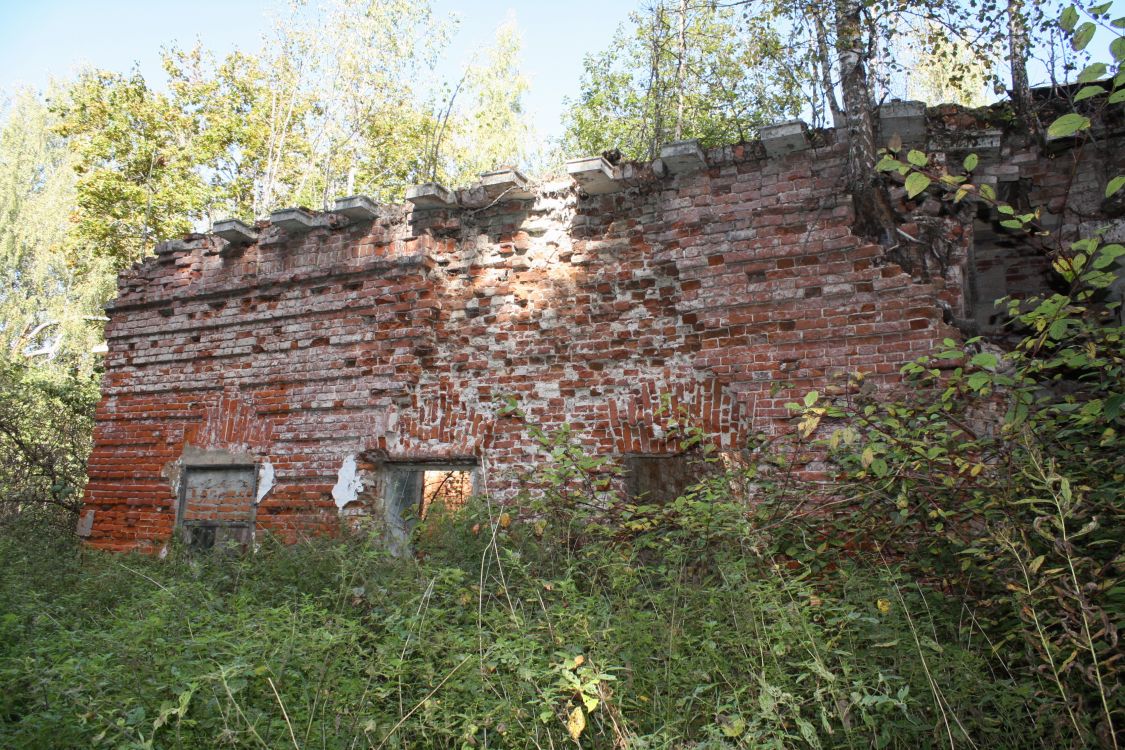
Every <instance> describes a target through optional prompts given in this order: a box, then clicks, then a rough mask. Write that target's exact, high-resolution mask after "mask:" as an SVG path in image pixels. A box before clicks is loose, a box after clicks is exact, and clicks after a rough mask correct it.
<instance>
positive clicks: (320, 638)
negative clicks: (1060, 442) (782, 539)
mask: <svg viewBox="0 0 1125 750" xmlns="http://www.w3.org/2000/svg"><path fill="white" fill-rule="evenodd" d="M565 462H566V459H565V458H564V459H562V460H561V461H560V463H565ZM501 518H502V516H501V514H499V513H497V512H496V511H495V510H494V511H493V512H492V513H491V514H490V513H489V511H488V508H487V506H483V507H474V508H471V509H470V510H469V512H468V515H467V516H465V517H460V518H455V519H450V520H447V521H446V522H444V523H445V525H444V526H443V527H442V528H441V529H433V530H432V533H431V535H430V536H428V537H426V536H423V539H425V542H424V543H423V542H420V544H422V546H421V548H420V549H419V552H420V553H421V557H422V558H423V560H422V561H421V562H415V561H413V560H407V561H403V560H398V559H391V558H388V557H387V556H386V555H385V554H384V553H382V552H380V551H378V550H376V549H374V547H373V546H372V544H371V542H370V541H368V540H365V539H360V538H349V537H344V538H341V539H339V540H336V541H331V540H319V541H309V542H303V543H301V544H298V545H295V546H291V547H287V546H284V545H281V544H278V543H276V542H274V541H273V540H271V539H268V538H266V539H262V540H260V544H261V546H260V549H259V550H258V551H257V553H256V554H254V555H252V556H249V557H245V558H240V557H237V556H231V555H222V554H220V555H215V556H210V557H194V558H193V557H190V556H188V555H187V554H186V553H185V552H184V551H182V550H178V549H175V550H173V551H172V552H171V553H170V554H169V556H168V557H167V558H166V559H164V560H161V559H156V558H144V557H127V556H126V557H122V556H110V555H104V554H99V553H92V552H88V551H82V550H79V549H76V548H75V547H73V546H72V544H71V543H68V542H66V541H64V540H63V539H61V538H60V537H58V536H54V535H50V534H44V532H43V530H42V529H38V528H36V527H33V526H28V525H25V526H24V527H22V528H19V529H12V530H11V531H12V532H13V533H9V534H6V535H4V536H2V537H0V563H2V564H0V612H2V614H0V629H2V635H3V637H2V638H0V679H2V680H3V682H4V684H5V685H7V686H9V689H8V690H6V691H4V693H3V695H2V696H0V742H2V743H3V744H4V746H5V747H11V748H36V747H43V746H52V747H102V746H106V747H117V748H146V747H152V748H157V747H159V748H176V747H183V748H194V747H262V746H266V747H290V746H295V747H322V748H348V747H353V746H360V747H419V746H424V747H437V748H440V747H450V748H464V747H518V748H523V747H529V746H541V747H549V746H551V745H552V744H553V745H554V746H556V747H557V746H564V745H566V744H567V743H568V742H570V741H571V739H570V738H574V740H576V741H577V742H578V743H579V744H580V745H581V746H584V747H633V748H645V747H679V746H684V745H688V744H695V745H696V746H699V747H714V748H760V747H776V748H782V747H786V748H788V747H857V746H863V747H867V746H876V747H918V746H921V747H931V746H932V747H939V746H946V745H947V744H948V739H947V737H952V738H953V740H954V741H955V742H956V743H957V744H961V743H964V742H967V739H966V738H967V737H971V738H972V739H973V741H974V742H976V743H978V744H979V745H980V746H988V747H1012V748H1017V747H1018V748H1024V747H1033V746H1044V747H1057V746H1063V745H1065V737H1066V727H1067V724H1066V723H1065V722H1056V721H1054V720H1053V719H1054V718H1056V717H1055V711H1054V709H1053V708H1052V707H1051V706H1050V705H1042V703H1043V702H1042V701H1041V700H1040V698H1039V697H1038V695H1037V687H1036V684H1035V680H1034V679H1030V680H1029V679H1024V680H1022V681H1020V680H1017V679H1015V678H1012V677H1008V676H998V675H995V674H993V673H992V672H991V671H990V668H989V664H990V661H991V656H990V654H989V653H988V650H987V646H986V645H985V644H983V642H981V641H980V640H979V639H973V638H970V637H968V636H967V635H966V634H963V633H960V632H959V631H958V629H957V621H958V615H959V605H958V603H957V602H956V601H955V600H947V599H946V598H945V597H943V596H942V595H940V594H938V593H934V592H926V591H924V590H923V589H920V588H919V587H917V586H916V585H913V584H908V583H906V582H905V581H904V580H902V579H901V578H900V577H899V576H898V575H897V574H896V573H894V572H893V570H891V569H886V568H884V569H870V568H869V569H863V568H858V567H846V568H845V567H841V568H840V569H838V570H837V571H835V572H834V573H832V574H831V575H828V576H823V577H821V578H819V579H818V578H812V577H810V576H809V574H808V571H807V570H802V569H801V568H799V567H794V566H793V565H791V564H790V563H786V562H784V561H781V560H780V559H775V558H773V557H772V556H763V557H760V556H759V555H757V554H754V552H753V551H752V549H751V548H750V546H749V545H748V543H749V542H750V541H751V538H750V537H740V536H739V535H737V534H732V535H727V536H726V537H725V541H726V543H727V545H728V547H727V549H726V550H723V549H722V548H719V550H718V554H717V555H716V556H715V557H714V558H713V559H712V560H711V562H710V564H709V566H708V572H707V573H706V580H705V581H704V580H701V579H699V578H697V577H696V576H698V575H700V573H699V572H698V571H697V570H696V569H695V568H694V558H693V556H692V554H691V550H689V549H687V548H685V547H684V546H683V545H682V544H681V543H680V542H679V541H669V542H666V543H662V544H660V545H659V546H658V547H654V548H650V549H649V554H648V555H647V557H645V558H643V559H642V557H641V556H639V555H637V554H632V553H630V552H629V551H628V550H627V548H625V547H622V546H620V545H601V546H598V547H594V546H588V547H586V548H585V549H584V552H583V554H582V555H581V556H578V557H574V556H567V555H566V554H559V552H558V551H552V550H550V549H549V547H550V546H551V545H553V544H554V542H553V541H552V540H551V538H550V535H549V534H548V535H547V537H546V538H544V539H540V538H538V536H537V534H536V527H535V524H534V523H533V522H531V520H530V519H528V521H527V522H521V521H518V520H517V521H515V522H512V523H511V524H510V525H509V526H508V528H504V523H503V522H502V520H501ZM702 520H703V519H697V522H700V521H702ZM478 525H479V526H478ZM474 529H476V533H474ZM481 529H483V530H481ZM1029 717H1030V719H1029ZM1060 727H1061V729H1060Z"/></svg>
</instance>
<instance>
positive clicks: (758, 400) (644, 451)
mask: <svg viewBox="0 0 1125 750" xmlns="http://www.w3.org/2000/svg"><path fill="white" fill-rule="evenodd" d="M800 135H801V139H803V140H801V141H800V143H799V144H798V146H796V147H795V148H797V150H796V151H795V152H794V153H791V154H789V155H781V154H780V153H779V152H778V151H779V150H778V149H777V148H771V147H770V145H769V143H766V144H763V143H762V142H754V143H748V144H742V145H739V146H733V147H728V148H724V149H717V150H714V151H710V152H707V153H706V154H702V153H698V154H697V155H696V156H692V157H691V158H685V159H677V158H672V157H671V156H670V158H669V159H668V160H666V162H663V163H658V164H656V165H655V167H656V168H655V169H654V168H652V167H650V166H636V165H627V166H626V167H624V168H621V167H616V168H613V169H612V170H610V169H609V168H608V166H598V167H597V169H600V170H602V171H603V172H605V175H601V176H598V179H597V180H594V181H581V180H580V181H581V182H582V184H583V185H585V188H582V187H577V186H576V185H575V184H574V183H572V182H571V181H569V180H567V181H563V182H559V183H556V184H552V185H546V186H543V187H542V188H541V189H539V190H537V191H532V192H524V191H523V190H522V189H507V190H505V191H503V192H501V193H500V194H499V195H497V194H495V192H494V191H492V192H490V191H489V190H487V189H486V187H487V186H484V187H478V188H476V189H475V190H471V191H463V192H462V193H460V194H458V195H455V196H451V195H447V194H444V193H442V192H441V191H440V190H438V191H437V194H436V195H437V197H436V198H433V194H434V191H430V192H431V196H430V197H431V198H433V199H432V200H430V199H424V198H425V196H423V198H416V202H415V206H414V208H413V210H411V209H409V208H408V207H389V208H380V209H379V210H378V211H377V212H376V215H375V216H374V217H371V218H367V219H363V218H356V215H353V218H352V219H349V218H347V217H345V216H343V215H341V214H336V213H332V214H320V215H316V216H312V217H310V216H304V218H300V220H299V221H296V222H294V221H291V220H288V219H287V220H286V221H281V220H280V219H279V215H278V214H275V220H274V221H273V222H272V223H270V222H263V223H260V224H259V226H258V227H256V228H255V230H254V232H251V233H248V234H247V235H246V238H247V240H248V241H249V244H240V243H238V242H235V243H228V242H226V241H225V240H223V239H220V238H219V237H216V236H214V235H207V236H194V237H191V238H188V239H187V240H184V241H175V242H170V243H165V244H164V245H162V246H161V247H160V249H159V251H158V255H157V257H156V258H154V259H151V260H148V261H146V262H145V263H144V264H142V265H140V266H139V267H137V268H136V269H135V270H134V271H132V272H130V273H126V274H124V275H123V276H122V278H121V280H120V285H119V298H118V299H117V300H116V302H114V303H113V304H112V305H111V307H110V323H109V324H108V327H107V333H106V335H107V339H108V347H109V353H108V355H107V359H106V375H105V380H104V385H103V400H102V403H101V405H100V406H99V409H98V412H97V427H96V432H95V448H94V452H93V454H92V456H91V458H90V463H89V472H90V483H89V486H88V488H87V492H86V509H87V512H89V511H93V513H94V516H93V519H92V520H93V523H92V528H91V530H90V535H89V540H90V542H91V543H92V544H94V545H96V546H99V547H106V548H112V549H141V550H157V549H159V548H161V547H162V546H163V545H164V544H165V543H166V542H167V540H168V539H169V538H170V537H171V535H172V533H173V530H174V528H175V526H176V523H177V504H178V502H179V499H180V497H181V494H182V490H183V486H182V485H183V482H184V472H185V469H190V468H191V467H193V466H195V467H199V466H208V465H214V464H238V465H245V464H249V465H252V466H255V467H257V469H258V471H259V475H258V481H257V486H256V494H255V497H256V503H255V506H254V512H253V516H252V517H253V524H254V526H255V528H256V529H257V530H258V531H259V532H261V531H269V532H273V533H276V534H279V535H281V536H282V537H284V538H287V539H292V538H295V537H297V536H298V535H300V534H305V533H312V532H318V531H322V530H326V529H332V528H335V527H336V525H337V524H338V523H339V519H340V516H341V514H343V515H344V516H348V515H349V514H351V513H354V512H355V511H356V509H357V508H358V509H370V510H371V512H373V513H378V508H379V504H380V496H381V495H382V494H385V493H386V492H388V490H387V487H388V486H389V485H390V484H393V481H392V479H393V475H392V474H391V473H388V472H389V471H391V470H392V469H393V467H394V466H395V465H396V464H395V462H396V461H402V462H413V463H414V464H423V463H429V464H434V465H437V464H450V465H453V464H456V465H459V466H464V465H469V464H473V465H474V468H473V471H474V476H476V477H477V481H478V490H481V491H487V492H489V493H492V494H493V495H494V496H495V497H497V498H498V499H500V500H505V499H510V498H511V497H512V496H513V494H514V490H515V487H516V484H517V478H516V476H517V472H518V471H520V470H522V469H524V468H526V467H528V466H530V465H533V464H534V463H535V462H536V461H537V460H538V459H539V458H540V457H539V456H538V455H537V452H536V447H535V445H534V443H533V441H531V440H529V438H528V436H527V432H526V429H525V425H524V424H523V423H522V422H521V421H520V420H518V419H515V418H514V417H512V416H503V415H502V414H501V413H500V407H501V405H502V404H501V400H502V399H503V398H505V397H507V396H514V397H515V398H516V399H518V402H519V404H520V406H521V407H522V408H523V410H524V411H525V412H526V414H527V415H528V418H529V419H530V420H532V421H534V422H536V423H538V424H540V425H541V426H543V427H544V428H546V429H551V428H554V427H558V426H560V425H563V424H569V425H571V427H572V428H573V430H574V431H575V433H576V434H577V435H578V436H579V437H580V438H581V439H582V440H583V441H584V442H585V443H586V444H587V445H588V446H589V449H590V450H591V451H592V452H594V453H599V454H607V455H618V456H621V455H649V454H656V455H660V454H671V453H675V452H676V449H677V447H676V444H675V441H674V440H672V439H670V438H669V436H668V435H667V434H666V433H665V432H664V430H663V429H662V425H663V424H664V423H665V421H666V420H665V419H664V418H662V417H660V416H659V413H658V412H659V411H660V408H661V407H660V404H661V399H662V395H663V394H668V396H667V397H666V398H670V404H671V407H672V409H674V410H678V409H683V410H685V411H686V412H687V413H688V414H689V415H690V416H691V418H692V419H693V420H694V421H695V422H696V423H697V424H699V425H701V426H702V427H703V428H704V429H705V430H707V431H708V432H710V433H712V434H713V435H715V436H716V437H715V439H716V441H717V442H718V444H719V445H720V446H721V447H724V448H727V449H737V448H738V447H740V445H741V444H742V442H743V440H744V439H745V437H746V436H747V434H748V433H749V432H750V431H751V430H766V431H771V430H779V429H784V428H785V418H786V416H787V412H786V410H785V408H784V403H786V402H787V401H791V400H793V398H794V396H795V395H797V394H802V393H804V392H805V391H807V390H808V389H811V388H823V387H824V386H825V384H826V383H828V382H829V381H831V380H833V379H834V378H836V377H837V376H840V375H842V374H844V373H848V372H855V371H863V372H866V373H870V374H872V377H873V379H874V380H875V381H876V382H878V383H883V384H886V383H889V382H893V381H894V380H895V379H896V372H897V369H898V366H899V364H900V363H902V362H903V361H906V360H909V359H912V358H914V357H916V356H919V355H921V354H924V353H926V352H928V351H930V350H931V349H932V348H933V347H934V346H935V344H936V343H938V342H940V341H941V339H942V338H945V337H947V336H955V335H957V334H956V332H955V331H954V330H953V329H952V328H950V327H948V326H946V325H945V324H944V323H943V322H942V316H943V311H942V309H941V307H940V306H939V305H938V304H937V303H938V301H939V300H941V301H943V302H944V303H945V304H946V306H947V307H949V308H951V309H953V310H954V311H956V312H958V313H959V314H967V312H966V311H967V309H968V308H971V306H972V302H971V300H970V301H968V302H967V301H966V299H967V298H966V293H965V290H966V288H967V286H968V284H967V282H966V281H964V279H965V274H966V268H967V267H968V268H969V269H970V270H971V263H968V261H967V260H966V259H967V258H969V256H970V254H971V246H970V243H971V238H972V226H971V224H970V225H968V226H965V225H964V222H963V221H962V220H961V219H960V218H957V217H952V218H951V217H948V216H946V217H941V216H938V215H937V214H936V213H934V212H931V214H933V215H932V216H930V218H929V219H926V218H925V216H923V218H922V220H923V222H925V221H930V223H931V224H933V225H934V226H935V227H937V228H938V229H939V230H941V233H942V236H947V237H953V238H954V239H953V240H951V241H950V243H951V246H952V247H953V250H952V251H948V248H947V251H948V252H946V256H947V260H948V258H953V262H947V263H945V265H944V266H943V267H940V268H939V269H938V270H937V271H936V272H933V273H925V274H921V275H920V274H918V273H915V277H914V278H912V277H911V275H910V274H908V273H905V272H904V271H903V270H902V268H900V267H899V266H897V265H895V264H893V263H889V262H887V260H886V256H885V253H884V250H883V249H882V248H881V247H879V246H876V245H872V244H869V243H867V242H865V241H863V240H861V239H860V238H858V237H856V236H854V235H853V234H852V232H851V229H850V227H851V224H852V208H851V201H850V198H849V197H848V196H847V195H845V194H844V192H843V190H842V185H843V181H844V180H843V170H844V153H845V151H844V148H845V147H844V146H843V145H841V144H837V143H835V142H834V136H833V134H832V133H831V132H829V133H818V134H812V137H811V139H810V138H809V137H808V136H807V135H806V134H805V133H804V132H803V130H802V132H801V134H800ZM776 145H777V144H776V143H774V146H775V147H776ZM780 150H781V151H784V150H787V149H780ZM692 159H695V160H696V161H698V162H699V163H697V164H696V165H695V167H694V168H693V167H692ZM583 174H587V173H583ZM599 174H600V173H599ZM606 175H608V177H606ZM576 176H580V175H578V174H577V173H576ZM609 178H612V179H609ZM606 179H609V182H606ZM610 183H612V184H610ZM606 185H609V187H608V188H607V187H606ZM587 191H590V192H603V191H604V194H600V195H588V194H587ZM427 201H429V202H428V203H427ZM451 201H452V202H453V204H451ZM369 213H370V212H369ZM360 214H362V212H360ZM922 214H924V212H922V213H920V215H922ZM286 227H288V228H286ZM954 230H955V231H954ZM811 470H812V471H815V470H816V467H815V466H813V467H811Z"/></svg>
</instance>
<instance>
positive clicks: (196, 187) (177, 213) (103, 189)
mask: <svg viewBox="0 0 1125 750" xmlns="http://www.w3.org/2000/svg"><path fill="white" fill-rule="evenodd" d="M52 108H53V110H54V112H55V114H56V115H57V116H58V118H59V122H58V126H57V131H58V133H59V134H60V135H62V136H63V137H65V138H66V139H67V141H68V147H69V148H70V150H71V152H72V153H73V154H74V155H75V157H76V162H75V167H74V168H75V171H76V172H77V173H78V175H79V177H78V188H77V201H76V202H77V213H76V225H75V237H74V239H75V241H76V242H78V243H80V244H88V246H89V250H90V254H92V255H100V256H106V257H109V258H112V259H113V260H114V262H115V264H116V265H117V266H118V267H121V266H124V265H125V264H127V263H128V262H130V261H134V260H139V259H141V258H143V257H144V256H145V255H147V254H148V253H149V252H151V251H152V248H153V247H154V246H155V244H156V242H158V241H159V240H161V239H165V238H168V237H173V236H175V235H177V234H182V233H184V232H187V231H190V230H191V228H192V226H193V221H194V220H196V219H198V218H199V217H201V216H202V214H203V209H204V206H205V205H206V203H207V197H208V190H207V185H206V183H205V181H204V180H203V178H202V176H201V174H200V172H199V169H198V167H199V165H200V161H201V160H200V157H199V153H198V151H197V149H198V145H199V144H198V139H197V135H198V133H197V131H196V129H195V127H194V125H195V123H194V122H193V121H192V119H191V118H190V117H188V116H187V115H186V113H185V112H183V111H182V110H181V109H179V108H177V107H175V106H174V104H173V102H171V101H169V99H168V97H167V96H166V95H164V94H159V93H156V92H154V91H153V90H152V89H150V88H149V86H148V84H147V83H146V82H145V80H144V78H143V77H142V76H141V75H140V74H139V73H133V74H131V75H128V76H125V75H120V74H115V73H107V72H104V71H88V72H86V73H83V74H82V75H81V76H80V77H79V78H78V80H77V81H76V82H75V83H74V84H73V85H72V86H71V87H70V88H69V89H68V90H67V91H66V92H65V94H64V95H63V96H62V97H60V98H59V99H57V100H55V101H54V102H53V107H52Z"/></svg>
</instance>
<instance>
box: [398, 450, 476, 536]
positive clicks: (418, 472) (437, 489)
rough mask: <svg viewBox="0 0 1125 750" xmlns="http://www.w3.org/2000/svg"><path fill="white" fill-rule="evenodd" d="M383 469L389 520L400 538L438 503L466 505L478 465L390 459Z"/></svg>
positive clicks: (455, 506)
mask: <svg viewBox="0 0 1125 750" xmlns="http://www.w3.org/2000/svg"><path fill="white" fill-rule="evenodd" d="M384 472H385V479H384V484H383V487H384V495H383V497H384V505H385V508H386V513H387V521H388V523H389V525H390V526H391V530H392V532H393V533H394V534H395V535H396V536H398V537H399V538H400V540H401V541H405V540H406V539H407V538H408V537H409V536H410V533H411V532H412V531H413V530H414V527H415V526H417V525H418V523H419V522H420V521H423V520H425V518H426V517H427V516H428V515H429V514H430V513H431V512H432V511H434V509H435V508H437V507H438V506H441V507H443V508H444V509H445V510H458V509H460V508H463V507H465V504H466V503H467V502H468V501H469V498H470V497H472V495H473V493H474V492H475V488H476V475H477V466H476V464H475V463H473V462H471V461H458V462H450V463H444V462H443V463H416V462H410V463H389V464H386V465H385V466H384Z"/></svg>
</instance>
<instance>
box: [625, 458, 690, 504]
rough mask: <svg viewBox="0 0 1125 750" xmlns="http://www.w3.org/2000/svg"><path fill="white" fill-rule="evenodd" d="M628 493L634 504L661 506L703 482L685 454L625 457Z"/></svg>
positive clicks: (626, 489)
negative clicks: (636, 502)
mask: <svg viewBox="0 0 1125 750" xmlns="http://www.w3.org/2000/svg"><path fill="white" fill-rule="evenodd" d="M622 464H623V466H624V469H625V492H626V494H627V495H628V497H629V498H630V499H631V500H636V501H639V502H642V503H646V504H652V505H661V504H664V503H667V502H670V501H672V500H675V499H676V498H677V497H680V496H681V495H683V494H684V493H685V492H686V491H687V490H688V488H689V487H691V486H692V485H693V484H695V483H696V482H698V481H699V477H698V476H696V472H695V471H694V470H693V468H692V466H691V462H690V461H688V457H687V456H686V455H683V454H679V455H663V456H625V458H624V460H623V461H622Z"/></svg>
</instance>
